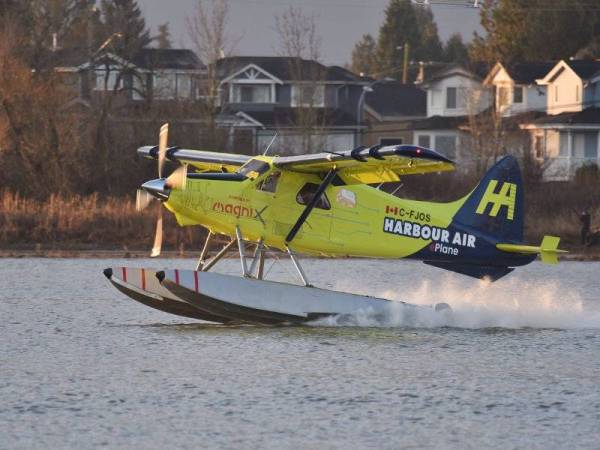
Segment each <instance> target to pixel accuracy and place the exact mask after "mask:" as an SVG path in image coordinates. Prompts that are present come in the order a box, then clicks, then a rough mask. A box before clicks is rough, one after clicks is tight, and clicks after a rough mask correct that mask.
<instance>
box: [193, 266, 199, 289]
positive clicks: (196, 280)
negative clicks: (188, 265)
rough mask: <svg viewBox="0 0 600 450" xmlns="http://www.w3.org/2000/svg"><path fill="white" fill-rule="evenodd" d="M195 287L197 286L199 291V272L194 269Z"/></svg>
mask: <svg viewBox="0 0 600 450" xmlns="http://www.w3.org/2000/svg"><path fill="white" fill-rule="evenodd" d="M194 287H195V288H196V292H198V272H196V271H195V270H194Z"/></svg>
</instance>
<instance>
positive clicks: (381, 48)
mask: <svg viewBox="0 0 600 450" xmlns="http://www.w3.org/2000/svg"><path fill="white" fill-rule="evenodd" d="M407 43H408V44H409V46H410V54H409V57H410V59H411V60H413V61H431V60H438V59H440V57H441V56H442V45H441V43H440V39H439V37H438V33H437V26H436V24H435V22H434V20H433V14H432V13H431V10H430V9H428V8H423V7H417V6H414V5H413V4H412V2H411V1H410V0H390V3H389V4H388V6H387V8H386V10H385V20H384V22H383V25H382V26H381V28H380V29H379V36H378V39H377V51H376V58H377V71H378V72H379V75H388V76H397V75H398V73H399V72H400V71H401V69H402V65H403V56H404V53H403V52H404V49H405V44H407Z"/></svg>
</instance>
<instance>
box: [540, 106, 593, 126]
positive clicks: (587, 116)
mask: <svg viewBox="0 0 600 450" xmlns="http://www.w3.org/2000/svg"><path fill="white" fill-rule="evenodd" d="M530 123H532V124H534V125H578V124H581V125H585V124H600V108H586V109H584V110H583V111H578V112H564V113H561V114H555V115H548V116H544V117H540V118H539V119H536V120H533V121H531V122H530Z"/></svg>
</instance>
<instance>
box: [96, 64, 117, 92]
mask: <svg viewBox="0 0 600 450" xmlns="http://www.w3.org/2000/svg"><path fill="white" fill-rule="evenodd" d="M107 73H108V76H107ZM122 87H123V74H121V73H120V72H119V71H118V70H116V69H111V70H109V71H108V72H107V71H106V70H97V71H96V83H95V87H94V89H95V90H97V91H112V90H115V91H116V90H119V89H121V88H122Z"/></svg>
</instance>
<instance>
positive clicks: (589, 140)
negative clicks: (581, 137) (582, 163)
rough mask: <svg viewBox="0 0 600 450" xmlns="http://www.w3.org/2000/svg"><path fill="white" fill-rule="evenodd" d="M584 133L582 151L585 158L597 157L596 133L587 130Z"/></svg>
mask: <svg viewBox="0 0 600 450" xmlns="http://www.w3.org/2000/svg"><path fill="white" fill-rule="evenodd" d="M584 134H585V143H584V152H583V156H584V157H585V158H597V157H598V133H597V132H595V131H593V132H591V131H589V132H586V133H584Z"/></svg>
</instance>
